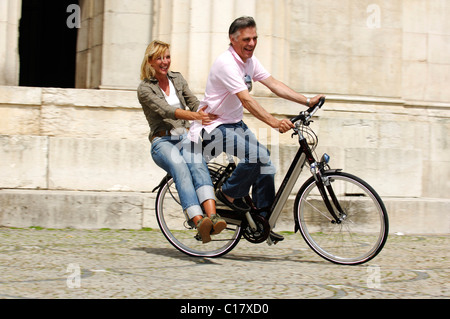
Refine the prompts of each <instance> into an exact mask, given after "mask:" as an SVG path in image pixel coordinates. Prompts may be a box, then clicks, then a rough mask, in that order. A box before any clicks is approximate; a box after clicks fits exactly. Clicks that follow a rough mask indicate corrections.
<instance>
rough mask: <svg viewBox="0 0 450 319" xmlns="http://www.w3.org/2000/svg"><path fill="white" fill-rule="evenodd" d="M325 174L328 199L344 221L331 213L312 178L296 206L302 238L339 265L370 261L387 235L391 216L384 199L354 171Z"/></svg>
mask: <svg viewBox="0 0 450 319" xmlns="http://www.w3.org/2000/svg"><path fill="white" fill-rule="evenodd" d="M325 177H327V178H328V180H329V181H330V186H328V198H329V200H330V202H331V205H332V207H333V209H334V211H335V213H336V215H337V216H338V217H339V218H340V219H341V220H340V222H338V223H337V222H336V221H335V220H334V218H333V217H332V216H331V214H330V212H329V211H328V209H327V207H326V206H325V203H324V200H323V198H322V195H321V194H320V192H319V189H318V187H317V185H316V182H315V180H314V178H313V177H311V178H310V179H308V180H307V181H306V182H305V184H303V186H302V187H301V189H300V191H299V192H298V194H297V197H296V199H295V205H294V214H295V218H296V221H297V222H298V226H299V229H300V232H301V234H302V236H303V238H304V239H305V241H306V242H307V244H308V245H309V246H310V247H311V248H312V249H313V250H314V251H315V252H316V253H317V254H318V255H320V256H321V257H323V258H325V259H326V260H329V261H331V262H334V263H337V264H344V265H357V264H361V263H364V262H367V261H369V260H371V259H372V258H374V257H375V256H376V255H377V254H378V253H379V252H380V251H381V250H382V249H383V246H384V244H385V242H386V239H387V236H388V228H389V227H388V216H387V212H386V208H385V206H384V204H383V202H382V200H381V198H380V197H379V196H378V194H377V193H376V192H375V190H374V189H373V188H372V187H370V185H368V184H367V183H366V182H364V181H363V180H361V179H360V178H358V177H356V176H353V175H351V174H348V173H344V172H339V171H327V172H325ZM331 189H332V192H330V190H331ZM331 193H334V197H335V202H334V203H333V199H332V197H331V196H330V195H332V194H331ZM337 206H340V208H338V207H337Z"/></svg>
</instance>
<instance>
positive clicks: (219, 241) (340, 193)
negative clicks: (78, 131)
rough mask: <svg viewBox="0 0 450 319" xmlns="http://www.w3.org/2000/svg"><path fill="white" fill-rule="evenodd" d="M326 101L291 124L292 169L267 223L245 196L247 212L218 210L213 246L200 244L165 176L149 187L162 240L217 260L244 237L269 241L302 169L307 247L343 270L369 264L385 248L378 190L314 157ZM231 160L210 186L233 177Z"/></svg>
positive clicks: (299, 213)
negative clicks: (316, 124)
mask: <svg viewBox="0 0 450 319" xmlns="http://www.w3.org/2000/svg"><path fill="white" fill-rule="evenodd" d="M324 103H325V98H322V99H321V100H320V102H319V103H318V104H317V105H316V106H313V107H310V108H309V109H308V110H306V111H303V112H300V114H299V115H298V116H296V117H294V118H292V119H291V122H292V123H294V125H295V127H294V128H293V131H294V132H293V133H292V137H294V136H298V142H299V149H298V152H297V154H296V155H295V157H294V159H293V161H292V164H291V165H290V167H289V169H288V171H287V173H286V175H285V177H284V179H283V181H282V183H281V185H280V187H279V189H278V191H277V194H276V197H275V201H274V203H273V204H272V206H271V208H270V211H269V214H268V215H267V216H266V218H264V217H262V216H261V215H259V210H258V208H256V207H255V206H254V205H253V203H252V201H251V198H250V196H247V197H246V198H245V200H246V202H247V203H248V204H249V205H250V207H251V210H250V211H249V212H247V213H242V212H235V211H232V210H231V209H230V208H228V207H227V208H221V207H220V206H217V208H216V210H217V213H218V214H220V216H222V217H223V218H224V219H225V220H226V221H227V223H228V227H227V228H226V229H225V230H224V231H222V233H220V234H219V235H214V236H213V237H212V238H213V240H212V241H211V242H210V243H207V244H202V241H201V239H200V238H198V236H196V230H195V227H194V225H193V223H192V222H190V221H189V219H188V217H187V215H185V214H184V215H183V214H182V213H181V211H182V209H181V204H180V201H179V199H178V194H177V191H176V188H175V185H174V182H173V179H172V178H171V177H170V176H169V175H167V176H166V177H165V178H164V179H163V180H162V181H161V183H160V184H159V185H158V186H157V187H156V188H155V189H154V190H153V192H155V191H156V190H157V189H158V194H157V196H156V203H155V205H156V217H157V221H158V225H159V227H160V229H161V231H162V233H163V234H164V236H165V237H166V238H167V240H168V241H169V242H170V243H171V244H172V245H173V246H174V247H175V248H177V249H178V250H180V251H181V252H183V253H185V254H187V255H190V256H195V257H219V256H223V255H225V254H226V253H228V252H230V251H231V250H232V249H233V248H234V247H236V245H237V244H238V243H239V241H240V239H241V238H242V237H244V238H245V239H246V240H247V241H249V242H251V243H253V244H258V243H262V242H264V241H267V243H268V244H269V245H272V244H276V242H273V241H272V240H271V238H270V231H271V230H272V229H273V228H274V226H275V224H276V222H277V220H278V218H279V217H280V214H281V211H282V208H283V206H284V204H285V203H286V201H287V200H288V197H289V195H290V194H291V192H292V190H293V187H294V186H295V183H296V181H297V179H298V177H299V176H300V173H301V172H302V170H303V168H304V166H305V165H308V166H309V168H310V172H311V174H312V176H311V177H310V178H309V179H307V180H306V182H305V183H304V184H303V185H302V186H301V187H300V189H299V191H298V193H297V196H296V198H295V201H294V223H295V228H294V230H295V233H297V232H298V231H300V233H301V235H302V237H303V239H304V240H305V241H306V243H307V244H308V246H309V247H310V248H311V249H312V250H313V251H314V252H315V253H317V254H318V255H319V256H321V257H322V258H324V259H326V260H328V261H330V262H333V263H336V264H342V265H358V264H362V263H365V262H368V261H369V260H371V259H373V258H374V257H375V256H377V255H378V254H379V252H380V251H381V250H382V249H383V247H384V245H385V243H386V240H387V237H388V228H389V222H388V215H387V212H386V208H385V206H384V204H383V201H382V200H381V198H380V196H379V195H378V194H377V193H376V191H375V190H374V189H373V188H372V187H371V186H370V185H369V184H368V183H366V182H365V181H363V180H362V179H360V178H358V177H356V176H354V175H351V174H348V173H345V172H343V171H342V170H341V169H331V168H330V166H329V161H330V156H329V155H327V154H326V153H325V154H323V156H322V157H321V158H320V160H316V156H315V155H316V154H315V148H316V146H317V143H318V137H317V135H316V134H315V133H314V131H313V130H312V129H311V128H310V124H311V122H312V117H313V116H314V114H315V113H316V112H317V111H318V110H319V109H320V108H321V107H322V105H323V104H324ZM235 167H236V163H235V162H234V161H233V160H232V158H230V157H229V163H228V165H222V164H218V163H208V168H209V170H210V174H211V178H212V181H213V184H214V187H215V189H217V188H219V187H220V186H221V185H222V184H223V183H224V182H225V181H226V179H227V178H228V177H229V176H230V175H231V173H232V172H233V170H234V169H235Z"/></svg>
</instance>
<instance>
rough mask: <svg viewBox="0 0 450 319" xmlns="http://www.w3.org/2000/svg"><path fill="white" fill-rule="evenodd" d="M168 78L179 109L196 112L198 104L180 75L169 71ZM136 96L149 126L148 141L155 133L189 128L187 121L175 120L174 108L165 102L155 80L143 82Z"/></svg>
mask: <svg viewBox="0 0 450 319" xmlns="http://www.w3.org/2000/svg"><path fill="white" fill-rule="evenodd" d="M168 77H169V80H171V81H172V83H173V86H174V87H175V90H176V93H177V96H178V98H179V99H180V103H181V107H182V108H183V109H184V110H186V109H189V110H191V111H194V112H196V111H197V109H198V106H199V104H200V102H199V100H198V99H197V97H196V96H195V95H194V94H193V93H192V92H191V90H190V89H189V86H188V84H187V82H186V80H185V79H184V77H183V76H182V75H181V73H178V72H172V71H170V72H169V73H168ZM137 95H138V99H139V102H140V103H141V106H142V109H143V110H144V114H145V117H146V118H147V121H148V124H149V126H150V134H149V139H150V140H151V139H152V137H153V135H154V134H155V133H156V132H160V131H165V130H168V131H170V130H172V129H173V128H183V127H184V128H189V126H190V123H189V121H187V120H179V119H176V118H175V110H176V108H175V107H172V106H170V105H169V104H168V103H167V102H166V99H165V97H164V94H163V92H162V91H161V89H160V87H159V84H158V80H157V79H155V78H151V79H145V80H143V81H142V82H141V83H140V85H139V87H138V90H137Z"/></svg>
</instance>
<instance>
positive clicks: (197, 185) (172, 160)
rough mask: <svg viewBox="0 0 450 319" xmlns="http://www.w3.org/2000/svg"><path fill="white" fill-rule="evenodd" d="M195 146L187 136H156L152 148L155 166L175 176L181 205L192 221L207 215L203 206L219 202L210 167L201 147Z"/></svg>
mask: <svg viewBox="0 0 450 319" xmlns="http://www.w3.org/2000/svg"><path fill="white" fill-rule="evenodd" d="M195 145H196V144H194V143H192V142H191V141H190V140H189V139H188V138H187V136H186V134H184V135H180V136H163V137H156V138H155V139H154V140H153V141H152V148H151V154H152V158H153V160H154V161H155V163H156V164H157V165H158V166H159V167H161V168H162V169H164V170H165V171H166V172H167V173H169V174H170V175H171V176H172V177H173V179H174V182H175V186H176V188H177V191H178V195H179V197H180V201H181V206H182V207H183V210H184V211H185V212H186V213H187V215H188V216H189V218H190V219H192V218H193V217H195V216H197V215H203V211H202V209H201V207H200V204H202V203H203V202H204V201H206V200H208V199H213V200H215V196H214V188H213V184H212V182H211V177H210V175H209V171H208V167H207V165H206V162H205V160H204V159H203V156H202V154H201V148H200V149H198V148H195V147H194V146H195Z"/></svg>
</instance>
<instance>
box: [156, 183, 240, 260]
mask: <svg viewBox="0 0 450 319" xmlns="http://www.w3.org/2000/svg"><path fill="white" fill-rule="evenodd" d="M156 219H157V220H158V224H159V227H160V229H161V231H162V233H163V234H164V236H165V237H166V238H167V240H168V241H169V242H170V243H171V244H172V245H173V246H174V247H175V248H177V249H178V250H180V251H181V252H183V253H185V254H187V255H190V256H194V257H219V256H222V255H224V254H226V253H228V252H229V251H231V250H232V249H233V248H234V247H235V246H236V245H237V243H238V242H239V240H240V238H241V227H240V226H239V225H235V224H232V223H230V222H229V221H227V222H228V227H227V228H226V229H224V230H223V231H222V232H221V233H220V234H218V235H213V236H211V238H212V241H211V242H209V243H206V244H203V243H202V241H201V239H200V238H198V237H197V236H196V235H197V230H196V229H195V227H194V226H193V224H192V223H190V222H188V220H187V218H186V216H185V214H184V213H183V209H182V207H181V204H180V200H179V197H178V192H177V190H176V187H175V183H174V182H173V179H172V178H170V179H169V180H168V181H167V182H166V183H165V184H164V185H162V186H161V188H160V189H159V191H158V195H157V196H156Z"/></svg>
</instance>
